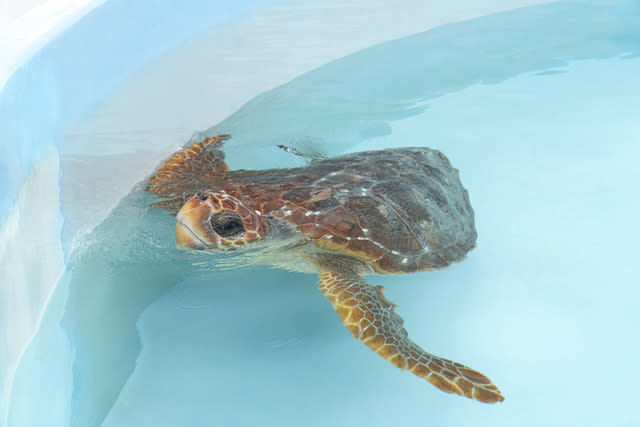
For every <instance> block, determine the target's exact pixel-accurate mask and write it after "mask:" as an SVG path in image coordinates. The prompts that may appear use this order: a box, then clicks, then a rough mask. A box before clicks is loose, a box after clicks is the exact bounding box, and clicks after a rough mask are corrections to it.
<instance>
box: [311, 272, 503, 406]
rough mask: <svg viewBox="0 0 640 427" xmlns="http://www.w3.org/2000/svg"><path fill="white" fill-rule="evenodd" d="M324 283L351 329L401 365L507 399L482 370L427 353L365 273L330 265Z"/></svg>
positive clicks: (450, 388)
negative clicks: (364, 275)
mask: <svg viewBox="0 0 640 427" xmlns="http://www.w3.org/2000/svg"><path fill="white" fill-rule="evenodd" d="M319 286H320V290H321V291H322V293H323V294H324V295H325V296H326V297H327V299H329V301H330V302H331V305H333V308H334V309H335V310H336V312H337V313H338V316H339V317H340V320H341V321H342V323H344V325H345V326H346V327H347V329H348V330H349V332H351V334H352V335H353V336H354V337H355V338H358V339H359V340H361V341H362V342H364V343H365V344H366V345H367V346H368V347H369V348H370V349H371V350H373V351H375V352H376V353H378V354H379V355H380V356H382V357H384V358H385V359H387V360H388V361H389V362H391V363H392V364H393V365H395V366H396V367H398V368H401V369H407V370H409V371H410V372H412V373H413V374H415V375H417V376H419V377H421V378H424V379H426V380H427V381H429V382H430V383H431V384H433V385H434V386H436V387H438V388H439V389H440V390H442V391H445V392H447V393H456V394H459V395H461V396H466V397H468V398H471V399H476V400H479V401H481V402H485V403H495V402H501V401H503V400H504V397H503V396H502V394H500V390H498V388H497V387H496V386H495V385H493V383H492V382H491V380H490V379H489V378H487V377H486V376H484V375H482V374H481V373H479V372H477V371H474V370H473V369H470V368H468V367H466V366H464V365H462V364H460V363H457V362H452V361H450V360H447V359H442V358H440V357H437V356H434V355H432V354H429V353H427V352H426V351H424V350H423V349H422V348H420V347H419V346H418V345H417V344H415V343H414V342H413V341H411V340H410V339H409V337H408V334H407V331H406V330H405V329H404V328H403V327H402V323H403V320H402V318H401V317H400V316H399V315H398V314H397V313H395V312H394V307H395V304H393V303H392V302H390V301H389V300H387V299H386V298H385V297H384V295H383V294H382V291H383V289H382V288H381V287H375V286H371V285H369V284H368V283H366V282H365V281H364V278H363V277H362V275H361V274H358V273H354V272H346V273H344V272H336V271H332V270H331V269H324V270H323V271H322V272H321V273H320V279H319Z"/></svg>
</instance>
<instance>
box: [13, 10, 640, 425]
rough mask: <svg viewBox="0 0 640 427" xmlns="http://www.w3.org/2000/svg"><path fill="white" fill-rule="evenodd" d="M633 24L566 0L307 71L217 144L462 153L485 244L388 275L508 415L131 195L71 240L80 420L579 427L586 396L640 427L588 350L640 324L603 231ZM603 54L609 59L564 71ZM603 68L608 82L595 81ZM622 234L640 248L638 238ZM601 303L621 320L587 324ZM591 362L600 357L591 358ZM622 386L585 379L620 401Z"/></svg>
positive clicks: (630, 206) (270, 150) (617, 217)
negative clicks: (450, 259)
mask: <svg viewBox="0 0 640 427" xmlns="http://www.w3.org/2000/svg"><path fill="white" fill-rule="evenodd" d="M639 14H640V7H639V6H638V3H637V2H634V1H620V2H615V3H610V2H584V3H581V2H560V3H554V4H550V5H545V6H539V7H534V8H527V9H520V10H515V11H511V12H508V13H503V14H497V15H493V16H487V17H484V18H480V19H476V20H473V21H469V22H463V23H459V24H451V25H447V26H443V27H440V28H437V29H434V30H432V31H428V32H426V33H422V34H417V35H414V36H411V37H407V38H404V39H401V40H396V41H392V42H388V43H384V44H381V45H378V46H374V47H372V48H369V49H366V50H364V51H361V52H358V53H356V54H354V55H350V56H348V57H345V58H342V59H340V60H338V61H335V62H332V63H330V64H327V65H326V66H323V67H320V68H318V69H316V70H313V71H312V72H309V73H307V74H305V75H303V76H301V77H299V78H297V79H295V80H293V81H291V82H289V83H288V84H286V85H283V86H281V87H279V88H276V89H274V90H272V91H270V92H267V93H264V94H262V95H260V96H258V97H256V98H255V99H254V100H252V101H251V102H249V103H248V104H247V105H245V106H244V107H242V108H241V109H240V110H238V111H237V112H236V113H234V114H233V115H231V116H230V117H229V118H228V119H226V120H224V121H223V122H222V123H220V124H218V125H216V126H214V127H212V128H211V129H209V130H207V131H206V132H204V134H214V133H220V132H224V133H231V134H233V135H234V139H233V140H232V142H231V143H229V144H228V152H229V157H230V159H231V164H232V165H233V164H234V163H235V164H237V165H241V166H243V167H267V166H273V165H274V164H275V163H277V162H279V161H280V159H282V158H284V157H286V158H287V159H289V158H290V157H292V156H291V155H288V154H287V153H282V152H280V151H279V150H278V149H277V148H275V146H276V145H277V144H285V145H290V146H295V147H299V148H300V149H301V150H305V149H309V148H308V147H309V146H311V147H313V148H314V149H318V150H319V151H321V152H327V153H330V154H336V153H339V152H343V151H347V150H350V149H353V148H354V147H357V146H358V147H359V148H361V147H363V146H364V144H363V141H367V144H370V146H375V145H376V144H378V145H382V146H390V145H396V146H397V145H400V146H402V145H436V146H439V148H441V149H443V150H444V151H445V152H446V153H447V154H449V155H450V156H449V157H450V158H451V159H452V162H453V163H454V165H456V166H457V167H459V168H460V169H461V174H462V181H463V182H464V183H465V185H466V186H467V187H468V188H469V190H470V196H471V200H472V204H473V205H474V208H475V209H476V212H477V217H478V218H477V219H478V229H479V233H480V246H479V248H478V249H477V250H476V251H474V252H473V253H472V254H471V257H470V259H469V260H468V261H465V262H464V263H462V264H459V265H457V266H455V267H454V268H451V269H449V270H446V271H444V272H437V273H425V274H419V275H411V276H408V275H407V276H394V277H379V278H378V277H376V278H375V282H376V283H380V284H384V285H385V286H386V287H387V288H388V289H389V292H392V293H394V294H395V295H396V296H397V298H394V297H393V294H392V297H391V298H392V299H393V300H397V302H399V303H400V307H399V311H400V312H401V313H402V314H403V317H405V319H407V324H408V325H409V326H408V328H409V330H410V331H411V333H412V335H413V336H414V338H415V340H416V341H417V342H421V343H424V344H425V348H426V349H427V350H432V351H434V352H435V353H436V354H443V355H447V356H450V357H452V358H455V359H459V360H460V361H461V362H464V363H467V364H469V365H471V366H474V367H476V368H478V369H479V370H481V371H482V372H485V373H487V374H488V375H489V376H490V377H491V378H492V379H494V380H495V382H496V383H498V384H500V385H501V388H502V389H503V391H504V392H505V395H506V398H507V400H506V402H505V404H503V405H502V406H498V407H495V408H492V409H486V407H484V406H482V407H481V405H476V404H474V403H473V402H466V400H464V399H456V398H455V397H451V396H446V395H443V396H440V395H439V394H438V393H436V392H433V393H432V392H430V391H427V390H426V389H430V387H427V386H426V385H424V384H422V383H421V382H420V381H417V380H415V379H414V378H410V376H409V375H402V374H401V373H399V372H397V371H395V370H393V369H391V368H389V367H388V366H386V364H384V363H382V362H379V361H378V358H376V357H375V355H369V351H368V350H366V349H365V348H360V347H358V344H357V343H352V340H351V339H350V338H349V337H348V336H347V333H346V331H344V330H343V329H342V326H341V325H340V324H339V322H338V321H337V319H335V318H334V316H335V315H334V314H333V313H332V312H331V308H330V307H329V306H328V304H326V302H325V301H323V299H322V297H321V296H320V295H319V293H318V292H317V291H316V290H314V289H313V288H314V283H315V280H316V279H315V278H314V277H313V276H310V275H301V274H294V273H288V272H281V271H273V270H267V269H263V268H255V269H253V268H252V269H247V270H238V271H206V269H204V268H202V267H201V266H199V265H200V263H204V265H209V260H207V259H206V257H203V256H202V255H196V254H191V253H187V252H182V251H178V250H177V249H175V247H174V243H173V225H174V223H173V221H174V220H173V219H172V218H171V217H170V216H169V215H168V214H166V213H164V212H162V211H159V210H156V209H150V208H148V207H147V206H148V202H149V198H148V196H147V195H146V194H144V193H143V192H142V191H141V189H140V188H136V189H134V191H132V193H131V194H130V195H129V196H127V197H126V198H125V199H124V200H123V201H122V202H121V203H120V204H119V206H118V207H117V208H116V209H115V210H114V211H113V212H112V213H111V214H110V216H109V217H108V218H107V220H105V221H104V222H103V223H101V224H100V226H99V227H97V228H96V229H95V230H94V231H93V232H92V233H91V235H90V236H88V239H87V241H86V242H85V244H84V245H83V246H82V247H80V248H78V249H77V250H76V252H75V254H74V255H73V258H72V261H71V264H70V270H69V273H68V277H67V278H66V279H65V280H63V281H62V282H61V283H62V285H63V286H64V289H65V291H66V293H67V300H66V304H65V306H64V316H63V319H62V328H63V330H64V332H65V334H66V335H67V336H68V338H69V341H70V344H69V345H70V347H69V348H70V349H71V350H72V352H73V354H74V359H73V370H72V377H73V397H72V404H71V407H70V414H71V415H70V416H71V419H72V421H73V425H76V426H87V425H97V424H100V423H101V422H102V421H105V420H106V421H105V425H107V426H111V425H112V426H116V425H118V426H123V425H144V424H145V423H146V424H147V425H158V423H166V425H178V424H180V423H181V422H182V423H184V422H185V420H187V424H189V423H191V424H192V425H195V424H198V423H206V422H207V421H210V420H211V419H212V418H213V419H215V420H217V422H219V423H221V424H222V425H229V423H231V422H232V421H235V422H238V423H239V424H241V425H249V424H251V423H259V424H260V421H261V420H262V421H264V416H265V415H268V416H270V417H273V419H274V420H275V419H280V420H284V422H285V423H292V424H293V423H295V422H298V423H304V424H305V425H337V424H344V423H348V422H352V423H355V424H368V425H382V424H390V423H393V422H396V423H400V424H407V425H415V424H416V423H417V420H420V422H422V421H424V417H425V416H427V415H428V416H429V417H430V418H431V419H432V420H433V422H434V423H435V424H436V425H461V424H462V422H465V420H468V419H469V418H473V419H474V420H477V425H481V424H482V422H483V421H482V420H484V422H487V423H493V424H494V425H508V424H517V425H541V424H553V423H552V422H551V421H550V419H556V420H558V421H557V422H558V425H566V423H567V422H571V420H575V417H576V416H577V415H576V414H575V413H573V411H570V410H568V409H567V408H578V407H580V408H583V409H584V408H585V403H584V402H585V401H586V402H587V403H589V405H588V406H589V407H590V408H591V409H590V410H587V409H585V410H584V415H583V416H582V418H580V420H581V422H582V423H584V422H587V421H589V420H591V422H594V423H596V422H599V421H602V422H605V421H604V420H605V419H607V418H606V417H604V416H603V417H601V418H598V417H597V416H596V415H595V414H597V413H599V412H596V411H599V410H600V409H604V410H606V409H607V408H617V410H616V411H615V412H616V413H617V414H621V415H620V418H619V419H617V421H619V422H620V423H624V422H631V421H633V420H636V421H637V416H635V415H629V416H627V417H626V418H625V415H624V414H625V410H624V408H625V405H627V404H628V402H629V400H628V399H627V398H623V397H620V396H618V397H617V398H616V397H611V399H612V400H608V401H606V402H605V403H602V402H601V401H600V400H597V401H596V400H593V399H594V398H593V397H592V394H593V393H592V392H591V391H589V388H590V383H591V381H595V380H594V379H593V377H594V376H600V375H602V376H604V375H605V374H604V373H600V369H599V368H596V366H602V365H605V366H615V360H616V357H617V356H616V353H617V351H613V350H609V349H608V348H611V347H608V348H607V349H599V348H598V349H597V347H599V346H597V345H596V346H594V345H593V344H591V343H590V342H591V341H592V340H604V341H603V342H606V343H607V344H608V345H610V346H616V345H618V346H624V345H626V346H627V347H624V348H623V349H621V350H620V351H621V352H622V353H623V354H633V350H634V347H633V346H629V345H630V344H623V343H618V342H617V341H611V340H610V339H609V338H606V339H605V338H604V336H603V334H605V332H606V331H604V330H601V329H607V328H612V329H613V330H616V328H618V330H619V328H622V327H623V326H624V325H627V327H628V325H632V324H634V323H633V321H634V320H635V322H636V323H637V319H633V318H631V316H632V315H631V314H630V313H631V312H630V311H627V309H628V308H629V307H628V306H627V305H624V306H622V307H621V308H617V309H616V308H615V306H616V304H617V301H616V300H615V299H611V298H612V297H607V295H612V294H617V295H624V294H625V292H627V291H626V289H627V288H622V287H616V286H621V285H619V284H621V283H624V281H625V280H628V279H629V277H631V271H630V269H628V268H627V267H625V265H626V264H625V263H626V262H627V261H628V258H629V257H628V253H630V252H627V250H626V249H625V248H628V245H629V242H628V239H626V240H625V238H624V233H623V232H622V231H621V230H619V229H616V228H615V227H613V225H611V224H610V222H611V221H613V222H615V223H616V224H622V223H624V221H627V220H628V218H629V215H631V214H632V213H633V212H637V211H638V204H637V202H633V201H630V200H629V199H628V195H629V194H632V190H631V188H630V187H629V184H628V182H629V179H630V178H633V174H632V172H631V169H630V167H631V166H630V165H628V164H627V163H625V162H629V161H630V160H629V159H630V158H633V156H637V155H638V152H637V149H636V148H634V146H633V141H636V142H637V141H638V138H639V137H640V136H639V135H638V134H637V131H634V130H633V129H632V126H633V125H634V124H633V123H632V122H631V121H630V120H629V119H628V118H629V117H632V116H633V115H634V114H636V113H640V112H638V111H637V106H635V105H634V104H633V102H632V101H631V100H632V99H636V100H637V99H640V93H638V88H639V87H640V84H639V83H638V81H637V75H640V74H638V72H640V65H639V60H638V58H637V54H638V52H640V27H638V25H637V23H638V17H639V16H640V15H639ZM607 58H617V59H615V60H611V61H585V62H584V64H583V63H580V64H582V65H580V64H578V65H576V66H573V65H571V64H574V63H575V61H578V60H594V59H599V60H603V59H607ZM572 61H573V62H572ZM185 72H186V71H185ZM598 73H602V74H606V73H611V76H608V75H602V74H598ZM523 74H525V75H524V76H521V77H519V79H514V77H516V76H519V75H523ZM633 76H636V77H635V81H634V78H633ZM598 77H599V78H598ZM185 78H188V76H185ZM607 78H611V79H614V80H615V81H614V82H612V83H611V84H610V88H609V89H608V90H601V91H597V90H594V85H602V84H603V82H605V81H606V80H607ZM536 79H537V80H536ZM543 79H544V80H543ZM620 81H622V82H623V83H625V84H624V85H622V84H621V83H620ZM614 83H617V84H614ZM484 85H495V86H493V87H489V86H484ZM465 89H466V91H465ZM564 89H567V91H568V92H566V97H565V98H562V99H561V98H559V97H556V94H557V93H558V91H561V90H564ZM158 90H161V88H160V89H158ZM514 94H516V95H515V96H514ZM634 95H638V96H635V97H634ZM435 98H439V99H438V100H435ZM509 102H513V103H512V104H510V103H509ZM549 102H553V103H555V104H550V103H549ZM428 103H429V104H430V108H429V109H427V104H428ZM557 105H559V106H560V107H559V108H558V110H554V108H556V106H557ZM602 105H608V106H609V107H607V108H604V107H602ZM549 111H551V112H552V113H549ZM572 114H574V115H572ZM554 117H561V118H562V119H561V120H560V119H558V120H559V121H558V122H554ZM635 117H638V115H635ZM436 118H437V119H436ZM541 118H542V119H541ZM574 119H575V120H576V121H575V123H574V122H571V120H574ZM509 120H512V122H509ZM518 120H520V121H518ZM625 120H627V121H625ZM566 123H569V124H572V126H571V127H568V126H567V125H566ZM534 124H535V125H534ZM529 126H532V127H529ZM470 127H471V128H470ZM634 132H636V133H634ZM447 135H449V136H450V138H451V139H450V140H449V141H448V142H443V140H442V139H438V138H440V137H442V138H446V137H447ZM436 136H437V137H438V138H436ZM594 138H595V139H594ZM634 138H635V140H634ZM565 143H566V145H564V144H565ZM367 146H369V145H367ZM603 147H604V148H603ZM247 148H250V149H251V150H250V151H247ZM247 153H250V154H251V155H247ZM629 153H630V154H629ZM280 156H284V157H280ZM287 156H289V157H287ZM621 165H622V166H621ZM568 171H570V172H571V173H569V172H568ZM594 171H595V172H594ZM613 171H615V173H614V172H613ZM576 177H577V178H576ZM636 178H637V176H636ZM585 183H588V187H586V186H585ZM627 191H629V193H628V194H627V196H626V197H625V194H626V192H627ZM634 203H635V204H634ZM618 206H624V207H625V208H624V213H622V211H621V210H618ZM620 209H622V208H620ZM623 228H624V227H623ZM625 230H626V231H625V232H630V233H636V234H635V235H636V236H637V233H638V230H637V226H636V228H633V227H631V226H629V227H626V228H625ZM593 233H596V235H595V237H594V235H593ZM558 236H562V237H558ZM612 239H613V240H612ZM609 245H612V246H609ZM628 249H629V250H630V248H628ZM622 261H624V262H622ZM614 264H616V265H618V267H617V268H618V269H617V270H615V271H607V272H606V274H603V272H602V270H601V268H604V267H605V266H609V265H614ZM589 265H597V266H598V267H599V268H600V270H598V271H595V272H594V271H590V270H589V268H588V267H589ZM608 276H613V277H615V280H614V281H613V283H611V282H610V281H609V280H608ZM425 282H428V284H429V286H425V284H426V283H425ZM605 285H606V286H607V287H614V288H615V289H616V291H615V292H613V291H607V293H606V294H605V293H604V291H603V290H602V286H605ZM59 292H60V291H59ZM607 298H609V299H607ZM550 300H552V301H551V302H550ZM629 300H632V298H629ZM599 301H604V302H603V303H602V304H605V305H606V306H607V307H608V306H611V310H612V312H610V313H609V314H607V312H606V310H605V308H606V307H605V306H604V305H598V304H600V302H599ZM52 309H53V308H52ZM591 309H593V312H595V313H598V315H599V316H601V318H602V319H603V320H602V322H605V321H606V319H607V318H609V319H613V321H614V323H613V324H611V325H608V326H606V327H605V326H603V325H602V324H601V323H599V322H595V321H594V320H593V319H592V318H591V317H592V316H591V315H590V313H591V312H592V311H591ZM607 316H609V317H607ZM594 322H595V323H594ZM505 323H506V325H505ZM629 332H630V331H629ZM45 333H47V330H46V329H43V330H42V331H41V332H40V334H41V336H40V337H36V340H35V344H34V345H37V343H38V342H39V340H44V339H46V337H45V336H43V335H42V334H45ZM589 334H593V335H589ZM630 335H632V333H630ZM630 335H629V336H630ZM627 338H628V337H627ZM432 346H433V348H432ZM514 347H517V348H514ZM635 350H637V348H635ZM597 351H602V352H603V353H602V354H603V355H604V356H602V357H606V358H608V360H607V361H606V363H603V362H602V361H599V359H597V358H596V359H593V356H590V355H593V354H595V353H596V352H597ZM586 353H589V355H585V354H586ZM621 357H622V356H621ZM627 359H628V358H625V357H622V361H623V362H625V363H626V362H630V360H627ZM581 360H582V362H580V361H581ZM474 361H475V363H473V362H474ZM574 366H575V367H574ZM21 369H22V370H28V369H29V366H22V367H21ZM594 370H595V371H596V373H594V372H593V371H594ZM532 373H533V374H532ZM616 375H624V374H616ZM585 376H586V377H588V378H585ZM18 378H19V376H18ZM581 381H582V382H583V383H581ZM612 381H613V382H612ZM615 381H618V380H617V379H611V378H606V379H602V382H601V383H600V384H599V385H598V386H593V387H595V388H599V389H600V390H617V393H620V390H623V391H624V390H626V389H625V385H624V384H626V380H625V379H624V378H622V379H620V380H619V381H620V382H615ZM633 383H634V382H633V381H630V382H629V384H633ZM628 391H630V392H631V391H632V390H628ZM612 393H613V392H612ZM595 394H596V395H597V396H601V395H602V394H606V392H604V391H601V392H598V393H595ZM628 395H629V396H631V395H632V393H629V394H628ZM590 399H591V400H590ZM616 399H617V400H616ZM554 401H555V402H562V406H563V407H562V408H560V407H558V406H559V405H558V404H557V403H555V404H554V403H553V402H554ZM532 402H536V405H537V402H544V405H552V406H553V405H555V406H553V407H549V408H548V410H549V413H550V414H552V415H551V416H550V417H549V418H547V417H545V418H544V421H543V420H542V419H541V418H540V411H539V410H540V407H537V406H536V405H532ZM365 407H366V410H365ZM627 409H628V408H627ZM609 410H612V409H609ZM590 411H591V412H590ZM626 413H629V411H628V410H627V411H626ZM523 416H525V417H526V419H523V418H522V417H523ZM634 416H635V417H636V418H633V417H634ZM508 417H511V418H509V421H507V420H506V418H508ZM516 417H518V421H517V422H514V421H513V420H515V419H516ZM230 420H232V421H230ZM609 421H610V420H609ZM261 424H264V422H262V423H261ZM601 425H602V424H601Z"/></svg>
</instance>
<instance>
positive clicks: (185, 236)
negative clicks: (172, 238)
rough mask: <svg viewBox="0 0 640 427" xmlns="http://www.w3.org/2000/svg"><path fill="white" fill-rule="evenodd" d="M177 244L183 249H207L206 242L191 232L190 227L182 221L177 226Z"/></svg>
mask: <svg viewBox="0 0 640 427" xmlns="http://www.w3.org/2000/svg"><path fill="white" fill-rule="evenodd" d="M176 244H177V245H178V247H180V248H181V249H193V250H202V249H205V245H204V242H203V241H202V240H200V239H199V238H198V236H196V235H195V233H194V232H193V231H191V229H190V228H189V226H188V225H186V224H184V223H182V222H180V221H178V223H177V224H176Z"/></svg>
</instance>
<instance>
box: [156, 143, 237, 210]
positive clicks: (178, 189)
mask: <svg viewBox="0 0 640 427" xmlns="http://www.w3.org/2000/svg"><path fill="white" fill-rule="evenodd" d="M229 138H231V136H230V135H216V136H209V137H207V138H205V139H204V140H202V141H200V142H198V143H196V144H193V145H192V146H191V147H189V148H187V149H185V150H180V151H177V152H176V153H174V154H173V156H171V157H170V158H169V159H168V160H167V161H166V162H165V163H164V164H163V165H162V166H161V167H160V168H159V169H158V170H157V171H156V173H155V174H153V176H151V178H149V181H148V187H147V190H148V191H149V192H150V193H152V194H155V195H156V196H158V197H160V198H162V199H165V200H162V201H160V202H158V203H155V204H154V205H153V206H155V207H160V208H163V209H167V210H168V211H169V212H170V213H172V214H173V215H175V214H176V213H177V212H178V210H180V207H181V206H182V205H183V204H184V203H185V202H186V200H188V199H189V198H191V196H193V195H194V194H195V193H196V192H198V191H199V190H203V189H208V188H215V187H216V182H217V181H219V180H220V179H222V177H223V176H224V174H225V173H226V172H227V170H229V167H228V166H227V164H226V163H225V161H224V152H223V151H222V145H223V143H224V141H226V140H227V139H229Z"/></svg>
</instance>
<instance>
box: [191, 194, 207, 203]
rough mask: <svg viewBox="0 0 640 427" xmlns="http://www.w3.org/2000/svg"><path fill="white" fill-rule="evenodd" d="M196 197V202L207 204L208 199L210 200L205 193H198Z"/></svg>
mask: <svg viewBox="0 0 640 427" xmlns="http://www.w3.org/2000/svg"><path fill="white" fill-rule="evenodd" d="M194 197H195V198H196V200H199V201H201V202H206V201H207V199H208V198H209V197H208V196H207V194H206V193H203V192H198V193H196V194H195V196H194Z"/></svg>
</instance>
